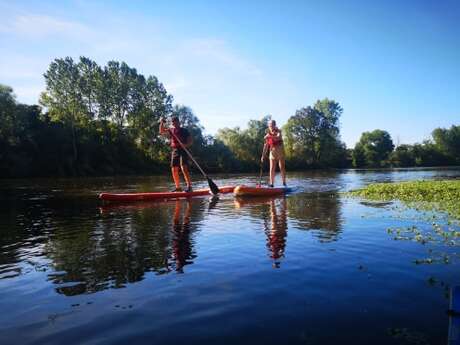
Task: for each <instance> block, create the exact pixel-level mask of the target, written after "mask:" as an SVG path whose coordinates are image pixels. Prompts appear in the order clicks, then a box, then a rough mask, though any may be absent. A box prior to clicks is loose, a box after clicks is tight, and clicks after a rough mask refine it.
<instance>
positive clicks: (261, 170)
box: [259, 143, 267, 187]
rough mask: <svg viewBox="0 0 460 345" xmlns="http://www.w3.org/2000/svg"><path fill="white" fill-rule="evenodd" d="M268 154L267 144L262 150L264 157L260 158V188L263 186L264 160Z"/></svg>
mask: <svg viewBox="0 0 460 345" xmlns="http://www.w3.org/2000/svg"><path fill="white" fill-rule="evenodd" d="M266 154H267V143H264V148H263V149H262V157H261V158H260V175H259V187H260V186H261V185H262V172H263V168H264V159H265V155H266Z"/></svg>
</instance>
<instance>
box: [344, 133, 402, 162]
mask: <svg viewBox="0 0 460 345" xmlns="http://www.w3.org/2000/svg"><path fill="white" fill-rule="evenodd" d="M393 148H394V145H393V140H392V139H391V136H390V134H389V133H388V132H387V131H382V130H380V129H376V130H374V131H372V132H364V133H363V134H362V135H361V138H360V140H359V142H358V143H357V144H356V146H355V149H354V154H353V161H354V162H355V167H357V168H359V167H372V168H377V167H381V166H383V165H385V164H386V163H385V161H386V160H387V159H388V157H389V155H390V153H391V152H392V151H393ZM363 161H364V164H363V165H358V164H362V162H363Z"/></svg>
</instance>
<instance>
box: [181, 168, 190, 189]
mask: <svg viewBox="0 0 460 345" xmlns="http://www.w3.org/2000/svg"><path fill="white" fill-rule="evenodd" d="M180 167H181V168H182V174H184V179H185V183H187V187H191V186H192V180H191V179H190V173H189V171H188V166H186V165H184V164H182V165H181V166H180Z"/></svg>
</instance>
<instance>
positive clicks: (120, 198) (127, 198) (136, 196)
mask: <svg viewBox="0 0 460 345" xmlns="http://www.w3.org/2000/svg"><path fill="white" fill-rule="evenodd" d="M234 188H235V187H234V186H225V187H220V188H219V193H222V194H225V193H232V192H233V190H234ZM209 194H211V191H210V190H209V189H208V188H206V189H197V190H195V191H193V192H154V193H123V194H115V193H101V194H99V199H101V200H103V201H110V202H134V201H146V200H162V199H163V200H164V199H180V198H190V197H194V196H204V195H209Z"/></svg>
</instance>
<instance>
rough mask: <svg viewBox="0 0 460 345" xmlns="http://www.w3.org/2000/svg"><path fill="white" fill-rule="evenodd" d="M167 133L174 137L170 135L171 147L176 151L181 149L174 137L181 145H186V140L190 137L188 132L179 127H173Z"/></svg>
mask: <svg viewBox="0 0 460 345" xmlns="http://www.w3.org/2000/svg"><path fill="white" fill-rule="evenodd" d="M169 131H170V132H171V133H172V134H174V135H172V134H171V147H172V148H175V149H177V148H180V147H181V146H180V144H179V141H178V140H177V139H176V137H177V138H178V139H179V140H180V141H181V142H182V144H186V143H187V139H188V137H189V135H190V134H189V132H188V130H186V129H185V128H182V127H179V128H176V127H173V128H170V129H169Z"/></svg>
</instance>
